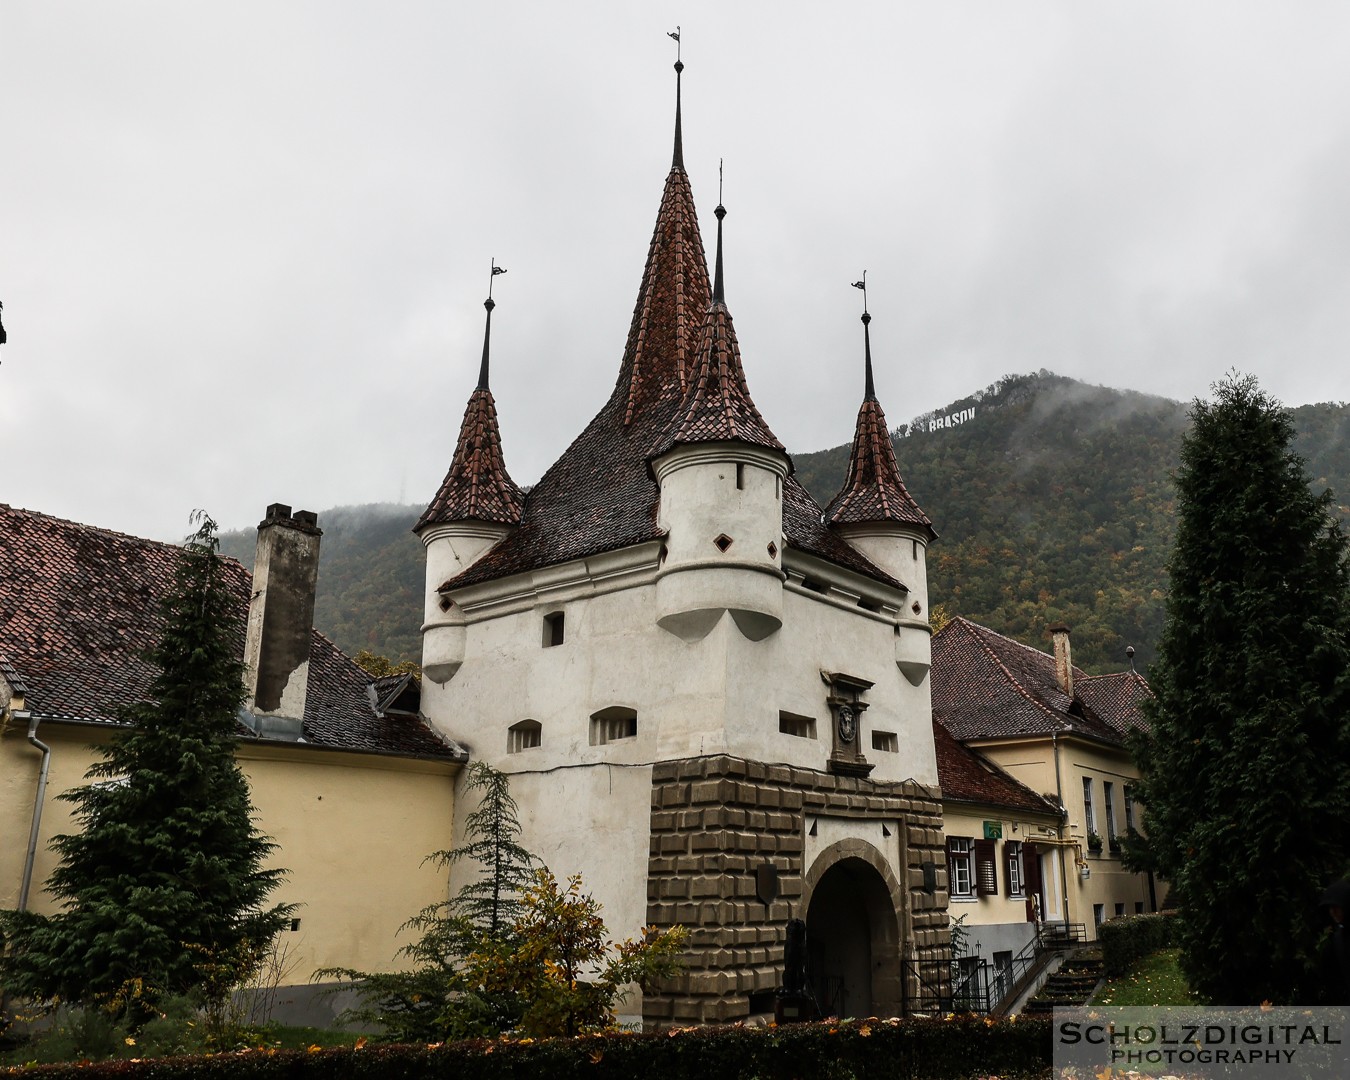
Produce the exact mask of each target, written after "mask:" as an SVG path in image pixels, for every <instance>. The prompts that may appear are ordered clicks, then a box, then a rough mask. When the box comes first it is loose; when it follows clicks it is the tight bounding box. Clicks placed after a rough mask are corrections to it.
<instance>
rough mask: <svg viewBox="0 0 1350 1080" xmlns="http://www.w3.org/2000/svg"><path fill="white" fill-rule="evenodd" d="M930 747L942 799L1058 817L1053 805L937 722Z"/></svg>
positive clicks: (1056, 808) (935, 722)
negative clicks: (934, 754) (935, 753)
mask: <svg viewBox="0 0 1350 1080" xmlns="http://www.w3.org/2000/svg"><path fill="white" fill-rule="evenodd" d="M933 748H934V750H936V751H937V767H938V787H939V788H941V789H942V798H943V799H944V800H948V799H950V800H953V801H955V802H967V803H983V804H986V805H989V806H1001V807H1007V808H1008V809H1010V810H1023V811H1028V812H1030V813H1040V814H1053V815H1055V816H1058V815H1059V808H1058V807H1057V806H1056V805H1055V804H1054V803H1052V802H1050V801H1049V800H1048V799H1045V798H1043V797H1042V796H1040V795H1037V794H1036V792H1034V791H1032V790H1031V788H1029V787H1027V786H1026V785H1025V784H1023V783H1021V782H1020V781H1018V780H1014V779H1013V778H1012V777H1011V776H1009V775H1008V774H1007V773H1005V772H1004V771H1003V770H1002V769H1000V768H999V767H998V766H997V765H995V764H993V762H991V761H989V760H988V759H986V758H985V757H984V756H983V755H981V754H978V753H976V752H975V751H974V750H971V749H970V748H969V747H967V746H963V745H962V744H961V743H960V742H958V741H957V740H956V739H955V738H954V737H953V736H952V734H951V732H949V731H948V730H947V729H946V728H944V727H943V726H942V725H941V724H940V723H938V722H937V721H936V720H934V721H933Z"/></svg>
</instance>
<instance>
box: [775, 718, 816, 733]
mask: <svg viewBox="0 0 1350 1080" xmlns="http://www.w3.org/2000/svg"><path fill="white" fill-rule="evenodd" d="M778 730H779V732H780V733H781V734H783V735H793V736H795V737H796V738H798V739H814V738H815V737H816V718H815V717H814V716H799V715H798V714H797V713H790V712H780V713H779V714H778Z"/></svg>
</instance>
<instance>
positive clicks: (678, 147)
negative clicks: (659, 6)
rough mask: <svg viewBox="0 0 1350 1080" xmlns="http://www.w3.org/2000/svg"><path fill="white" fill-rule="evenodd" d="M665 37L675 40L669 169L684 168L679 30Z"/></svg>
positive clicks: (681, 67)
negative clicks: (673, 138)
mask: <svg viewBox="0 0 1350 1080" xmlns="http://www.w3.org/2000/svg"><path fill="white" fill-rule="evenodd" d="M666 36H667V37H672V38H674V39H675V153H674V154H673V155H672V156H671V161H670V167H671V168H672V169H673V168H680V169H683V168H684V135H683V134H682V133H681V130H680V73H681V72H682V71H684V61H683V60H681V59H680V28H679V27H678V26H677V27H675V30H674V31H673V32H672V31H670V30H667V31H666Z"/></svg>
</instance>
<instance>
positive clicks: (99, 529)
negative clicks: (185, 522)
mask: <svg viewBox="0 0 1350 1080" xmlns="http://www.w3.org/2000/svg"><path fill="white" fill-rule="evenodd" d="M0 513H10V514H23V515H25V516H26V517H32V518H41V519H42V520H43V521H49V522H52V523H54V524H57V525H69V526H72V527H74V528H76V529H83V530H85V531H86V532H91V533H98V534H100V535H101V536H107V537H111V538H113V539H116V540H124V541H127V540H129V541H131V542H132V543H136V544H148V545H151V546H154V547H162V548H172V549H180V548H182V546H183V545H182V544H181V543H175V542H174V541H172V540H152V539H151V538H149V537H147V536H133V535H132V534H131V533H124V532H118V531H117V530H116V529H107V528H104V527H103V526H101V525H87V524H85V523H84V522H83V521H75V520H74V519H73V518H63V517H56V516H55V515H54V514H44V513H43V512H42V511H41V510H29V509H27V508H25V507H22V506H11V505H10V504H9V503H0ZM185 535H186V534H185ZM221 558H230V556H224V555H223V556H221ZM231 561H234V562H238V560H237V559H232V560H231Z"/></svg>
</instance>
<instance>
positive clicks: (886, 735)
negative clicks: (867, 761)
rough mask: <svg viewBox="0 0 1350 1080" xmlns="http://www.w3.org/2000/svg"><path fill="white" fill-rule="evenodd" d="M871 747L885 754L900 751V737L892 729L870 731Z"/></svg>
mask: <svg viewBox="0 0 1350 1080" xmlns="http://www.w3.org/2000/svg"><path fill="white" fill-rule="evenodd" d="M872 749H873V750H880V751H882V752H883V753H887V754H898V753H900V737H899V736H898V735H896V733H895V732H894V731H874V732H872Z"/></svg>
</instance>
